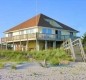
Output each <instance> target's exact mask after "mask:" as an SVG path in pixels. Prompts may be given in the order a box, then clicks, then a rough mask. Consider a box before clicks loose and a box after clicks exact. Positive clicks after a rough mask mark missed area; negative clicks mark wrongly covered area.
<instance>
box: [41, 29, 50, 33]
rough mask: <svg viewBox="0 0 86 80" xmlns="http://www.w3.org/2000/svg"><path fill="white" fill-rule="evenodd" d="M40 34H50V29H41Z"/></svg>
mask: <svg viewBox="0 0 86 80" xmlns="http://www.w3.org/2000/svg"><path fill="white" fill-rule="evenodd" d="M42 33H44V34H52V29H48V28H42Z"/></svg>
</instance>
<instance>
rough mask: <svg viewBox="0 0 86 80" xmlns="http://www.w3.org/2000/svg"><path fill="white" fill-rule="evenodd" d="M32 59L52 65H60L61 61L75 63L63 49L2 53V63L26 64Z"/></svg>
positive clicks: (0, 52) (0, 54) (0, 58)
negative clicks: (25, 62)
mask: <svg viewBox="0 0 86 80" xmlns="http://www.w3.org/2000/svg"><path fill="white" fill-rule="evenodd" d="M30 59H32V60H35V61H44V60H45V62H47V63H49V64H51V65H58V64H59V63H60V62H61V61H64V60H66V61H73V59H72V58H71V57H70V55H68V54H67V53H66V52H65V51H64V50H63V49H62V48H61V49H60V48H58V49H52V50H43V51H35V50H33V51H27V52H22V51H10V50H1V51H0V61H1V62H2V61H11V62H24V61H30Z"/></svg>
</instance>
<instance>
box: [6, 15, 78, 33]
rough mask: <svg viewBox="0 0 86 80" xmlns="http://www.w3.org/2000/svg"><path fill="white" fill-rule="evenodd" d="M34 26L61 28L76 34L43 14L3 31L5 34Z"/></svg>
mask: <svg viewBox="0 0 86 80" xmlns="http://www.w3.org/2000/svg"><path fill="white" fill-rule="evenodd" d="M34 26H43V27H51V28H61V29H65V30H70V31H75V32H78V31H77V30H75V29H73V28H71V27H69V26H67V25H65V24H63V23H61V22H58V21H56V20H54V19H52V18H50V17H48V16H45V15H43V14H38V15H37V16H35V17H32V18H31V19H29V20H27V21H25V22H23V23H21V24H19V25H17V26H15V27H13V28H11V29H9V30H7V31H5V32H10V31H14V30H19V29H24V28H29V27H34Z"/></svg>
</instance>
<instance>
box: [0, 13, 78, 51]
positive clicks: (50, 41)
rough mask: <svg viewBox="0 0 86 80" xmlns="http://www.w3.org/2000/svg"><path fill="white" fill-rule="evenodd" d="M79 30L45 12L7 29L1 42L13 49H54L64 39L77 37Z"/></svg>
mask: <svg viewBox="0 0 86 80" xmlns="http://www.w3.org/2000/svg"><path fill="white" fill-rule="evenodd" d="M77 32H78V31H77V30H75V29H73V28H71V27H69V26H67V25H65V24H63V23H61V22H58V21H56V20H54V19H52V18H50V17H48V16H46V15H44V14H38V15H36V16H35V17H32V18H31V19H29V20H27V21H25V22H23V23H21V24H19V25H17V26H14V27H12V28H11V29H9V30H7V31H5V32H4V34H5V36H4V37H3V38H1V43H2V44H6V46H7V47H6V49H8V48H9V46H11V48H12V49H13V50H22V51H24V50H25V51H27V50H44V49H52V48H57V47H59V46H60V44H61V43H62V42H63V41H65V40H67V39H69V38H71V39H75V38H77V36H76V33H77Z"/></svg>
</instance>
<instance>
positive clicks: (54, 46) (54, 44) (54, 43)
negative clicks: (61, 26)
mask: <svg viewBox="0 0 86 80" xmlns="http://www.w3.org/2000/svg"><path fill="white" fill-rule="evenodd" d="M55 48H56V41H53V49H55Z"/></svg>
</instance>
